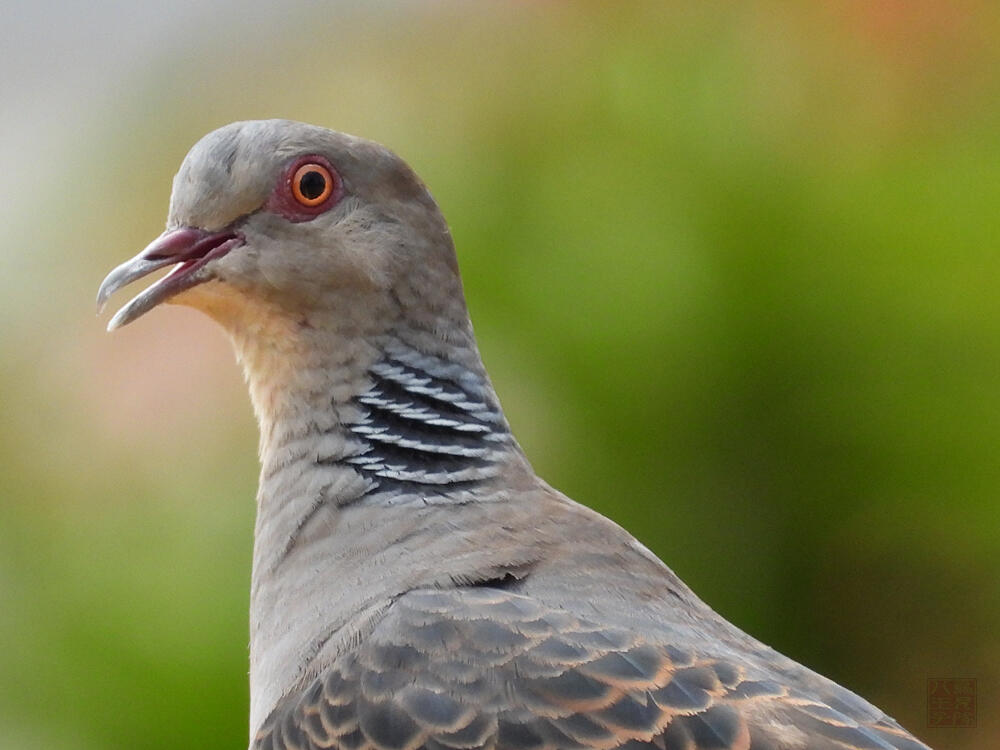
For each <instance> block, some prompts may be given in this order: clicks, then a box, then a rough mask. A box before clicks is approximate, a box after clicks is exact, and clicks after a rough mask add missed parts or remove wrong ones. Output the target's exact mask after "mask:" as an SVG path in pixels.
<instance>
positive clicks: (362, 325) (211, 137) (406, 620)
mask: <svg viewBox="0 0 1000 750" xmlns="http://www.w3.org/2000/svg"><path fill="white" fill-rule="evenodd" d="M167 267H170V269H171V270H170V271H169V273H167V274H166V275H165V276H163V277H162V278H160V279H159V280H158V281H156V282H155V283H153V284H151V285H150V286H148V287H147V288H146V289H145V290H144V291H142V292H140V293H139V294H138V295H137V296H136V297H135V298H133V299H132V300H131V301H130V302H128V303H127V304H125V305H124V306H123V307H122V308H121V309H120V310H119V311H118V312H117V313H116V314H115V315H114V316H113V317H112V318H111V321H110V323H109V326H108V327H109V329H115V328H118V327H120V326H123V325H126V324H128V323H131V322H132V321H134V320H136V319H137V318H139V317H140V316H142V315H144V314H145V313H146V312H148V311H150V310H152V309H153V308H155V307H157V306H158V305H160V304H161V303H164V302H169V303H172V304H180V305H186V306H189V307H193V308H196V309H198V310H201V311H202V312H204V313H205V314H207V315H208V316H209V317H211V318H212V319H214V320H215V321H217V322H218V323H219V324H220V325H221V326H222V327H223V328H224V329H225V331H226V332H227V333H228V335H229V337H230V338H231V340H232V343H233V346H234V348H235V351H236V355H237V358H238V360H239V362H240V363H241V365H242V368H243V370H244V373H245V375H246V380H247V383H248V386H249V391H250V398H251V401H252V403H253V408H254V412H255V415H256V418H257V421H258V424H259V427H260V461H261V471H260V479H259V490H258V493H257V498H256V504H257V507H256V512H257V515H256V524H255V529H254V551H253V568H252V576H251V592H250V696H251V697H250V713H249V724H250V747H251V748H255V749H257V748H259V749H260V750H265V749H266V750H291V749H292V748H297V749H303V750H304V749H305V748H337V749H339V750H362V749H365V750H421V749H426V750H472V749H474V748H490V749H491V750H549V749H551V750H612V749H613V748H623V749H626V748H627V749H628V750H641V749H642V748H650V749H651V750H652V748H657V749H658V750H709V749H725V750H798V749H799V748H802V749H808V750H847V749H857V750H861V749H862V748H863V749H864V750H927V746H926V745H925V744H923V743H922V742H920V741H919V740H917V739H916V738H915V737H914V736H913V735H911V734H910V733H909V732H907V731H906V730H905V729H903V728H902V727H901V726H900V725H899V724H898V723H897V722H895V721H894V720H893V719H891V718H890V717H888V716H887V715H885V714H884V713H883V712H882V711H880V710H879V709H878V708H876V707H875V706H873V705H871V704H870V703H868V702H867V701H865V700H864V699H863V698H860V697H859V696H857V695H855V694H854V693H852V692H851V691H849V690H848V689H846V688H843V687H841V686H839V685H837V684H836V683H834V682H832V681H830V680H828V679H826V678H824V677H822V676H820V675H819V674H816V673H815V672H812V671H810V670H809V669H807V668H806V667H804V666H801V665H800V664H798V663H796V662H795V661H793V660H791V659H789V658H787V657H785V656H783V655H781V654H780V653H778V652H777V651H774V650H772V649H771V648H769V647H767V646H765V645H764V644H762V643H760V642H759V641H757V640H755V639H754V638H752V637H751V636H749V635H747V634H745V633H744V632H742V631H741V630H740V629H739V628H737V627H736V626H735V625H732V624H730V623H729V622H727V621H726V620H725V619H724V618H723V617H721V616H720V615H718V614H716V613H715V612H714V611H713V610H712V609H711V608H710V607H709V606H708V605H707V604H705V603H704V602H702V601H701V599H699V598H698V597H697V596H696V595H695V594H694V593H693V592H692V591H691V589H689V588H688V587H687V586H686V585H685V584H684V583H683V582H682V581H681V580H680V579H679V578H678V577H677V576H676V575H675V574H674V573H673V572H672V571H671V570H670V568H668V567H667V565H666V564H664V563H663V562H662V561H661V560H660V559H659V558H657V557H656V555H654V554H653V553H652V552H651V551H650V550H648V549H647V548H646V547H644V546H643V545H642V544H641V543H640V542H638V541H637V540H636V539H635V538H634V537H633V536H632V535H631V534H629V533H628V532H627V531H625V530H624V529H622V528H621V527H620V526H618V525H617V524H615V523H614V522H612V521H611V520H609V519H607V518H605V517H603V516H602V515H600V514H598V513H596V512H595V511H593V510H590V509H588V508H587V507H585V506H583V505H580V504H578V503H576V502H574V501H573V500H571V499H570V498H568V497H566V496H565V495H563V494H561V493H560V492H558V491H557V490H555V489H553V488H552V487H550V486H549V485H547V484H546V483H545V482H544V481H543V480H542V479H540V478H539V477H538V476H537V475H536V474H535V472H534V471H533V469H532V467H531V465H530V463H529V462H528V459H527V458H526V456H525V454H524V453H523V451H522V450H521V448H520V446H519V445H518V443H517V441H516V440H515V438H514V436H513V435H512V434H511V429H510V426H509V424H508V422H507V419H506V418H505V416H504V413H503V410H502V409H501V406H500V402H499V400H498V398H497V394H496V392H495V391H494V388H493V386H492V385H491V382H490V379H489V377H488V375H487V372H486V370H485V368H484V366H483V362H482V359H481V357H480V354H479V350H478V348H477V345H476V340H475V336H474V335H473V329H472V325H471V323H470V319H469V314H468V310H467V307H466V302H465V298H464V294H463V290H462V282H461V278H460V275H459V269H458V264H457V260H456V254H455V249H454V244H453V242H452V238H451V234H450V232H449V229H448V225H447V223H446V222H445V219H444V217H443V216H442V214H441V211H440V210H439V208H438V206H437V204H436V203H435V201H434V199H433V198H432V197H431V194H430V193H429V191H428V189H427V188H426V187H425V185H424V184H423V183H422V182H421V180H420V178H419V177H417V175H416V174H415V173H414V172H413V171H412V170H411V169H410V167H408V166H407V164H406V163H405V162H404V161H403V160H402V159H400V158H399V157H398V156H396V155H395V154H394V153H393V152H392V151H390V150H389V149H387V148H385V147H383V146H381V145H379V144H376V143H374V142H371V141H367V140H364V139H361V138H357V137H354V136H350V135H346V134H343V133H338V132H334V131H331V130H327V129H325V128H321V127H316V126H312V125H307V124H303V123H297V122H292V121H287V120H266V121H253V122H236V123H232V124H230V125H226V126H225V127H222V128H219V129H218V130H215V131H213V132H211V133H209V134H208V135H206V136H204V137H203V138H202V139H201V140H200V141H199V142H198V143H197V144H196V145H195V146H194V147H193V148H192V149H191V151H190V152H189V153H188V155H187V157H186V158H185V159H184V161H183V163H182V164H181V166H180V170H179V171H178V173H177V175H176V177H175V178H174V182H173V192H172V195H171V198H170V209H169V215H168V219H167V225H166V231H164V232H163V233H162V234H161V235H160V236H159V237H157V238H156V239H155V240H153V242H152V243H150V244H149V245H148V246H147V247H146V248H145V249H144V250H143V251H142V252H140V253H139V254H138V255H137V256H135V257H134V258H133V259H131V260H129V261H126V262H125V263H123V264H121V265H120V266H118V267H117V268H115V269H114V270H113V271H112V272H111V273H110V274H109V275H108V276H107V278H106V279H105V280H104V283H103V284H102V285H101V287H100V291H99V293H98V301H99V303H100V304H103V303H105V302H106V301H107V300H108V298H109V297H110V296H111V295H112V294H113V293H114V292H116V291H118V290H119V289H121V288H122V287H125V286H126V285H128V284H130V283H132V282H134V281H136V280H138V279H140V278H143V277H146V276H148V275H149V274H151V273H153V272H154V271H157V270H158V269H163V268H167ZM586 437H587V436H582V439H586ZM205 501H206V502H210V501H211V498H206V499H205ZM624 501H626V502H627V499H625V500H624Z"/></svg>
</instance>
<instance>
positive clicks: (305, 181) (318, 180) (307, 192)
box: [299, 172, 326, 201]
mask: <svg viewBox="0 0 1000 750" xmlns="http://www.w3.org/2000/svg"><path fill="white" fill-rule="evenodd" d="M299 190H300V191H301V192H302V195H304V196H305V197H306V198H308V199H309V200H311V201H313V200H316V199H317V198H319V197H320V196H321V195H323V191H324V190H326V177H324V176H323V175H322V174H321V173H320V172H306V173H305V174H304V175H302V181H301V182H300V183H299Z"/></svg>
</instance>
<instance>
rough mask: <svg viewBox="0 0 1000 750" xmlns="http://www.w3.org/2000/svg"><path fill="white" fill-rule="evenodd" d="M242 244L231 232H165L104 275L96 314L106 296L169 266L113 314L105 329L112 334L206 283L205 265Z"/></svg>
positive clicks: (208, 271) (207, 271)
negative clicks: (161, 274)
mask: <svg viewBox="0 0 1000 750" xmlns="http://www.w3.org/2000/svg"><path fill="white" fill-rule="evenodd" d="M242 244H243V237H242V236H241V235H240V234H239V233H237V232H234V231H232V230H231V229H223V230H221V231H218V232H206V231H205V230H203V229H195V228H193V227H180V228H178V229H168V230H167V231H165V232H164V233H163V234H161V235H160V236H159V237H157V238H156V239H155V240H153V241H152V242H150V243H149V245H147V246H146V249H145V250H143V251H142V252H141V253H139V254H138V255H137V256H135V257H134V258H132V259H131V260H127V261H125V262H124V263H122V264H121V265H120V266H118V268H116V269H115V270H113V271H112V272H111V273H109V274H108V276H107V278H106V279H104V281H103V282H102V283H101V288H100V289H99V290H98V291H97V306H98V312H100V311H101V310H102V309H104V304H105V303H106V302H107V301H108V297H110V296H111V295H112V294H114V293H115V292H117V291H118V290H119V289H121V288H122V287H123V286H125V285H127V284H130V283H132V282H133V281H135V280H136V279H141V278H142V277H143V276H148V275H149V274H151V273H153V271H156V270H157V269H160V268H163V267H165V266H170V265H173V266H174V268H173V270H171V271H170V273H168V274H167V275H166V276H164V277H163V278H162V279H160V280H159V281H157V282H156V283H155V284H153V285H152V286H150V287H149V288H148V289H146V290H145V291H144V292H141V293H140V294H138V295H137V296H135V297H134V298H132V300H131V301H130V302H129V303H128V304H127V305H125V306H124V307H123V308H122V309H121V310H119V311H118V312H117V313H115V316H114V317H113V318H111V321H110V322H109V323H108V330H109V331H113V330H114V329H116V328H120V327H121V326H123V325H125V324H126V323H131V322H132V321H133V320H135V319H136V318H138V317H139V316H140V315H142V314H143V313H145V312H148V311H149V310H152V309H153V308H154V307H156V306H157V305H158V304H160V303H161V302H164V301H165V300H168V299H170V298H171V297H173V296H175V295H177V294H180V293H181V292H183V291H184V290H185V289H190V288H191V287H193V286H196V285H198V284H201V283H202V282H204V281H208V280H209V279H210V278H212V272H211V269H208V268H206V267H205V266H206V264H207V263H208V262H209V261H210V260H214V259H216V258H221V257H222V256H223V255H225V254H226V253H228V252H229V251H230V250H232V249H233V248H234V247H238V246H239V245H242Z"/></svg>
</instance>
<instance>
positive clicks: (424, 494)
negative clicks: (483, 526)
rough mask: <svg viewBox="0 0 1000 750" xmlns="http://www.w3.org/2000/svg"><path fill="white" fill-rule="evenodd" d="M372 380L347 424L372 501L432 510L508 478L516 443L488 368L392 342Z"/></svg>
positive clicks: (352, 461)
mask: <svg viewBox="0 0 1000 750" xmlns="http://www.w3.org/2000/svg"><path fill="white" fill-rule="evenodd" d="M368 378H369V380H370V382H371V386H370V387H369V388H368V389H366V390H365V391H364V392H363V393H361V394H359V395H358V396H357V397H356V398H355V399H353V403H354V404H355V405H356V406H357V412H358V416H357V418H356V419H354V420H352V421H349V422H348V423H346V424H345V427H346V428H347V430H348V431H349V432H350V434H351V435H353V436H354V437H355V438H356V439H357V442H358V444H359V450H358V452H357V454H356V455H353V456H350V457H348V458H346V459H345V461H344V462H345V463H346V464H347V465H349V466H352V467H354V468H355V469H356V470H357V471H358V472H360V473H361V475H362V476H364V477H365V479H366V480H368V482H369V485H368V489H367V491H366V493H365V497H369V498H372V500H373V501H374V500H381V501H389V502H405V501H412V500H419V501H420V502H423V503H432V502H436V501H441V500H443V499H446V498H453V497H454V496H455V494H456V493H461V492H465V491H474V490H476V489H477V487H479V486H480V485H481V484H482V483H483V482H485V481H486V480H489V479H491V478H493V477H495V476H497V475H498V474H499V473H500V471H501V469H502V465H503V461H504V459H505V458H506V457H508V456H509V454H510V452H511V449H512V448H514V447H515V443H514V439H513V437H512V436H511V433H510V428H509V426H508V425H507V421H506V419H504V416H503V412H502V411H501V410H500V404H499V403H498V402H497V399H496V396H495V394H494V392H493V389H492V387H491V386H490V384H489V382H488V381H487V380H486V377H485V375H484V374H483V373H482V370H481V368H477V369H476V370H473V369H469V368H468V367H465V366H463V365H459V364H456V363H453V362H448V361H447V360H444V359H442V358H440V357H437V356H434V355H428V354H422V353H420V352H418V351H416V350H415V349H412V348H410V347H408V346H406V345H404V344H403V343H402V342H400V341H399V340H390V341H388V342H386V344H385V345H384V348H383V352H382V356H381V357H380V358H379V359H378V360H377V361H375V362H374V363H373V364H372V365H371V366H370V367H369V369H368Z"/></svg>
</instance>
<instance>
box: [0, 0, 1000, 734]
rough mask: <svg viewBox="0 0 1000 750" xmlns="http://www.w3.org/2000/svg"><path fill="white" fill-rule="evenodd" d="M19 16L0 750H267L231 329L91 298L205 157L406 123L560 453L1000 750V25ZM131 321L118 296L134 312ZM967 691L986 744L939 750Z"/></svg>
mask: <svg viewBox="0 0 1000 750" xmlns="http://www.w3.org/2000/svg"><path fill="white" fill-rule="evenodd" d="M998 10H1000V9H998V8H997V6H996V4H995V3H994V2H991V0H982V2H974V1H965V0H955V1H953V2H947V3H945V2H931V1H929V0H892V1H890V0H835V1H834V2H825V3H802V4H794V3H785V2H780V1H779V0H774V2H769V1H767V0H759V1H753V2H747V3H738V4H737V3H723V2H703V3H672V2H662V3H632V2H605V3H600V2H511V3H499V2H480V3H464V2H396V3H390V2H355V3H336V4H334V3H329V4H322V3H310V2H305V1H304V0H300V1H299V2H285V3H280V4H271V3H265V2H260V1H257V2H245V1H244V2H239V3H237V2H218V3H203V2H196V1H195V0H174V2H172V3H170V4H169V5H167V4H163V5H161V6H160V7H156V5H155V4H152V3H147V4H143V3H126V2H118V1H112V0H98V1H97V2H93V3H86V4H84V3H71V2H51V1H50V2H45V1H43V2H36V3H25V2H10V0H7V1H6V2H4V3H3V4H2V16H3V23H2V24H0V70H2V73H0V101H2V102H3V105H2V107H0V163H2V164H3V169H2V170H0V219H2V220H0V316H2V317H0V388H2V393H3V395H2V411H0V416H2V423H0V462H2V463H0V747H2V748H18V749H19V748H41V747H60V748H66V749H68V750H76V749H79V750H85V749H88V748H119V747H120V748H140V747H141V748H154V749H155V748H177V747H185V748H223V747H245V745H246V735H247V726H246V722H247V686H246V672H247V666H246V660H247V625H246V617H247V612H246V611H247V600H248V594H247V589H248V581H249V565H250V550H251V531H252V523H253V510H254V507H253V496H254V492H255V487H256V473H257V463H256V456H255V450H256V428H255V425H254V423H253V419H252V415H251V411H250V407H249V403H248V399H247V397H246V394H245V392H244V387H243V385H242V383H241V377H240V374H239V372H238V369H237V367H236V365H235V364H234V361H233V357H232V354H231V352H230V350H229V346H228V343H227V341H226V340H225V337H224V335H223V334H222V333H221V331H219V330H217V329H216V328H215V327H214V326H213V324H211V323H210V322H209V321H208V320H207V319H205V318H202V317H200V316H199V315H198V314H197V313H194V312H191V311H188V310H185V309H181V308H169V309H167V308H164V309H160V310H157V311H155V312H153V313H152V314H150V315H149V316H147V317H145V318H143V319H142V320H141V321H140V322H138V323H137V324H135V325H133V326H129V327H128V328H126V329H123V330H121V331H119V332H116V333H115V335H113V336H108V335H106V334H105V333H104V324H105V322H106V319H107V315H105V316H103V317H101V318H95V317H94V314H93V310H94V308H93V298H94V294H95V292H96V290H97V285H98V283H99V282H100V280H101V279H102V278H103V276H104V274H105V273H106V271H107V270H109V269H110V268H111V267H112V266H113V265H115V264H117V263H118V262H120V261H121V260H123V259H124V258H126V257H129V256H131V255H132V254H133V253H135V252H136V251H137V250H138V249H140V248H141V247H142V246H143V245H144V244H145V243H146V242H147V241H148V240H149V239H151V238H152V237H154V236H155V235H156V234H158V233H159V231H160V229H161V227H162V223H163V220H164V217H165V214H166V207H167V199H168V196H169V189H170V178H171V176H172V174H173V172H174V170H175V169H176V167H177V165H178V164H179V163H180V160H181V159H182V158H183V156H184V154H185V153H186V151H187V149H188V148H189V147H190V146H191V144H193V143H194V141H195V140H197V139H198V138H199V137H200V136H201V135H202V134H203V133H205V132H207V131H208V130H210V129H212V128H214V127H217V126H219V125H222V124H224V123H226V122H229V121H232V120H237V119H249V118H259V117H274V116H282V117H290V118H294V119H301V120H307V121H311V122H315V123H319V124H323V125H327V126H330V127H334V128H337V129H340V130H346V131H349V132H354V133H357V134H360V135H365V136H367V137H370V138H373V139H376V140H380V141H382V142H384V143H387V144H389V145H390V146H392V147H393V148H394V149H395V150H397V151H398V152H400V153H401V154H403V155H404V156H405V157H406V158H407V159H408V160H409V161H410V162H411V164H413V166H414V167H415V168H416V169H417V171H418V172H419V173H420V174H421V175H422V176H423V177H424V178H425V180H426V181H427V183H428V184H429V185H430V187H431V189H432V191H433V192H434V194H435V195H436V197H437V198H438V200H439V202H440V203H441V205H442V207H443V209H444V212H445V214H446V216H447V217H448V218H449V220H450V222H451V226H452V229H453V232H454V235H455V238H456V242H457V245H458V248H459V255H460V262H461V265H462V268H463V272H464V276H465V281H466V289H467V295H468V298H469V301H470V307H471V310H472V315H473V319H474V322H475V324H476V326H477V330H478V333H479V337H480V343H481V347H482V350H483V353H484V357H485V359H486V362H487V365H488V367H489V368H490V371H491V373H492V374H493V377H494V380H495V383H496V386H497V389H498V391H499V393H500V395H501V398H502V400H503V402H504V404H505V406H506V409H507V411H508V415H509V417H510V420H511V422H512V424H513V426H514V428H515V430H516V432H517V433H518V435H519V436H520V439H521V442H522V444H523V445H524V447H525V449H526V451H527V453H528V454H529V456H531V457H532V459H533V461H534V463H535V466H536V468H537V469H538V470H539V472H540V473H541V474H542V475H543V476H544V477H546V478H547V479H548V480H549V481H550V482H551V483H552V484H554V485H555V486H557V487H559V488H561V489H562V490H564V491H566V492H567V493H569V494H570V495H571V496H573V497H575V498H576V499H578V500H580V501H582V502H585V503H587V504H589V505H591V506H593V507H595V508H597V509H599V510H600V511H602V512H604V513H606V514H608V515H610V516H611V517H613V518H614V519H616V520H617V521H619V522H620V523H622V524H623V525H625V526H626V527H628V528H629V529H631V530H632V531H633V532H635V533H636V534H637V535H638V536H639V538H640V539H641V540H643V541H644V542H645V543H646V544H648V545H649V546H650V547H651V548H652V549H653V550H655V551H656V552H657V553H658V554H660V555H661V556H662V557H663V558H664V559H666V560H667V561H668V562H669V563H670V564H671V565H672V566H673V567H674V569H675V570H677V571H678V572H679V573H680V574H681V575H682V576H683V577H684V578H685V579H686V580H687V581H688V582H689V583H690V584H691V585H692V586H693V587H694V588H695V589H696V590H697V591H698V592H699V593H700V594H701V595H702V596H703V597H704V598H705V599H706V600H707V601H708V602H709V603H710V604H712V605H713V606H714V607H715V608H716V609H718V610H719V611H720V612H721V613H722V614H724V615H725V616H726V617H728V618H730V619H731V620H733V621H734V622H736V623H738V624H739V625H741V626H742V627H743V628H744V629H746V630H748V631H749V632H751V633H752V634H754V635H755V636H757V637H759V638H761V639H762V640H764V641H766V642H768V643H770V644H772V645H774V646H775V647H777V648H779V649H780V650H782V651H784V652H786V653H788V654H789V655H791V656H792V657H794V658H796V659H798V660H800V661H802V662H804V663H805V664H807V665H809V666H811V667H814V668H816V669H818V670H819V671H821V672H824V673H826V674H828V675H829V676H831V677H833V678H834V679H836V680H838V681H840V682H842V683H844V684H846V685H848V686H850V687H851V688H853V689H855V690H856V691H858V692H860V693H862V694H863V695H865V696H867V697H868V698H870V699H871V700H873V701H874V702H875V703H877V704H879V705H880V706H882V707H883V708H884V709H885V710H886V711H887V712H889V713H890V714H892V715H894V716H896V717H897V718H898V719H899V720H901V721H902V722H903V723H904V724H906V725H907V726H909V727H910V728H911V729H913V730H914V731H915V732H916V733H917V734H919V735H921V736H922V737H924V738H925V739H926V740H928V741H929V742H930V743H932V744H933V745H934V746H935V747H936V748H939V749H940V748H954V749H959V748H987V747H996V746H1000V686H998V680H1000V641H998V633H1000V540H998V526H1000V523H998V521H1000V457H998V446H1000V294H998V287H1000V254H998V242H1000V217H998V206H1000V44H998V39H1000V12H998ZM123 301H124V300H115V302H116V303H121V302H123ZM931 677H975V678H977V679H978V687H979V696H978V697H979V711H978V727H977V728H975V729H964V730H960V729H938V730H932V729H927V726H926V725H927V713H926V702H927V692H926V691H927V679H928V678H931Z"/></svg>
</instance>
